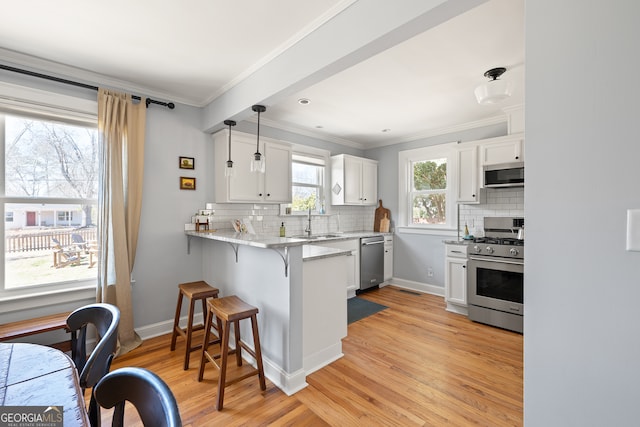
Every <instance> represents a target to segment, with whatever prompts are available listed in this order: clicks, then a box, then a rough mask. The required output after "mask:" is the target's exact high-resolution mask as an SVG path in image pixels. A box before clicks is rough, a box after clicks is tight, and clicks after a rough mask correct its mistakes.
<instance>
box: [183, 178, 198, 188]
mask: <svg viewBox="0 0 640 427" xmlns="http://www.w3.org/2000/svg"><path fill="white" fill-rule="evenodd" d="M180 189H181V190H195V189H196V179H195V178H191V177H187V176H181V177H180Z"/></svg>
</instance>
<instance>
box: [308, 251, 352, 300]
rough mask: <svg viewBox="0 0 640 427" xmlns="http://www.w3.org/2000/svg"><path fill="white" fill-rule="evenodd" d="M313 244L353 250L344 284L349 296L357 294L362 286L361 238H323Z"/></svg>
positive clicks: (348, 258)
mask: <svg viewBox="0 0 640 427" xmlns="http://www.w3.org/2000/svg"><path fill="white" fill-rule="evenodd" d="M312 244H314V245H318V246H328V247H330V248H336V249H345V250H350V251H351V255H348V256H347V257H346V258H347V276H346V282H345V283H344V286H345V287H346V289H347V298H351V297H354V296H356V290H357V289H359V288H360V239H349V240H330V241H326V240H323V241H320V242H314V243H312Z"/></svg>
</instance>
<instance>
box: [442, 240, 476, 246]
mask: <svg viewBox="0 0 640 427" xmlns="http://www.w3.org/2000/svg"><path fill="white" fill-rule="evenodd" d="M442 243H444V244H445V245H470V244H472V243H473V239H469V240H462V239H461V240H443V241H442Z"/></svg>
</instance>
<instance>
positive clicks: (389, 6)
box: [202, 0, 487, 133]
mask: <svg viewBox="0 0 640 427" xmlns="http://www.w3.org/2000/svg"><path fill="white" fill-rule="evenodd" d="M486 1H487V0H403V1H402V2H391V1H388V0H359V1H356V2H355V3H353V4H352V5H350V6H349V7H347V8H346V9H345V10H344V11H342V12H341V13H339V14H338V15H336V16H335V17H333V18H332V19H331V20H329V21H328V22H326V23H325V24H324V25H322V26H321V27H319V28H318V29H317V30H315V31H314V32H312V33H311V34H309V35H307V36H306V37H305V38H303V39H302V40H300V41H299V42H298V43H296V44H295V45H293V46H292V47H291V48H289V49H287V50H286V51H285V52H283V53H282V54H280V55H279V56H278V57H276V58H274V59H273V60H272V61H270V62H269V63H267V64H265V65H264V66H263V67H262V68H260V69H259V70H257V71H256V72H255V73H253V74H252V75H250V76H249V77H247V78H246V79H245V80H243V81H242V82H240V83H238V84H237V85H235V86H234V87H232V88H231V89H229V90H228V91H226V92H225V93H223V94H222V95H220V96H219V97H217V98H216V99H215V100H213V101H212V102H211V103H210V104H209V105H207V106H206V107H205V108H203V110H202V129H203V130H204V131H205V132H209V133H213V132H216V131H217V130H219V129H222V128H223V127H224V125H223V123H222V122H223V121H224V120H226V119H233V120H236V121H241V120H244V119H246V118H248V117H250V116H251V115H253V114H255V113H253V112H252V111H251V106H252V105H254V104H262V105H266V106H267V112H268V106H269V105H273V104H275V103H277V102H278V101H280V100H282V99H284V98H285V97H287V96H290V95H291V94H293V93H296V92H298V91H300V90H302V89H304V88H306V87H309V86H311V85H313V84H315V83H318V82H320V81H322V80H324V79H326V78H328V77H330V76H332V75H334V74H336V73H339V72H340V71H343V70H345V69H347V68H349V67H351V66H353V65H355V64H358V63H360V62H362V61H364V60H365V59H367V58H370V57H372V56H374V55H376V54H378V53H380V52H383V51H384V50H386V49H389V48H390V47H392V46H395V45H397V44H399V43H401V42H403V41H405V40H408V39H409V38H411V37H413V36H416V35H418V34H421V33H423V32H425V31H427V30H428V29H430V28H433V27H435V26H437V25H438V24H441V23H442V22H445V21H447V20H449V19H451V18H453V17H455V16H457V15H460V14H461V13H464V12H466V11H467V10H470V9H472V8H474V7H476V6H478V5H480V4H482V3H485V2H486ZM255 37H260V34H255ZM425 54H427V53H426V52H425Z"/></svg>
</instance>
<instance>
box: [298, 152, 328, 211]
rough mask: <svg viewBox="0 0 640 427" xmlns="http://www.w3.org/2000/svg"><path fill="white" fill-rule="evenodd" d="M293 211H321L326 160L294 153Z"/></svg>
mask: <svg viewBox="0 0 640 427" xmlns="http://www.w3.org/2000/svg"><path fill="white" fill-rule="evenodd" d="M291 175H292V177H291V180H292V203H291V212H292V213H296V212H299V213H302V212H308V211H309V209H311V211H313V212H319V211H321V209H322V208H323V206H322V204H323V201H324V193H323V189H324V186H323V183H324V161H321V160H319V159H316V158H313V157H306V156H302V155H297V154H294V156H293V161H292V168H291Z"/></svg>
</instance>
